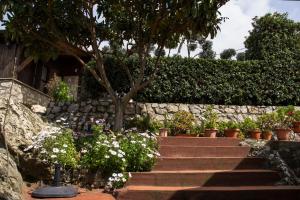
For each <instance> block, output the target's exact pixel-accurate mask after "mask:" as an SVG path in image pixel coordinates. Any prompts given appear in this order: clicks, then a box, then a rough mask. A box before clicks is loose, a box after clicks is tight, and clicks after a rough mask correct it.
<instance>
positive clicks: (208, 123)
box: [202, 106, 218, 129]
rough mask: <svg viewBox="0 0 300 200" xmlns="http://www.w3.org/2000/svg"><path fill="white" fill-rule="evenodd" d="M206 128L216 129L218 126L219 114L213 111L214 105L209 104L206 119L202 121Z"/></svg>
mask: <svg viewBox="0 0 300 200" xmlns="http://www.w3.org/2000/svg"><path fill="white" fill-rule="evenodd" d="M202 123H203V127H204V128H205V129H215V128H217V126H218V115H217V113H216V112H214V111H213V107H212V106H209V107H208V108H207V110H206V111H205V113H204V120H203V121H202Z"/></svg>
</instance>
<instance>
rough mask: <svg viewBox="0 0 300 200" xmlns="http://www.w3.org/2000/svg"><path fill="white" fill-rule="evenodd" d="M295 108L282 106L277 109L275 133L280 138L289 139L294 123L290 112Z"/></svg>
mask: <svg viewBox="0 0 300 200" xmlns="http://www.w3.org/2000/svg"><path fill="white" fill-rule="evenodd" d="M292 110H293V108H292V107H290V106H288V107H280V108H278V109H277V110H276V113H275V114H276V115H275V116H276V124H275V130H274V131H275V133H276V135H277V138H278V140H289V135H290V132H291V126H292V123H293V118H292V117H291V115H290V114H289V113H290V112H292Z"/></svg>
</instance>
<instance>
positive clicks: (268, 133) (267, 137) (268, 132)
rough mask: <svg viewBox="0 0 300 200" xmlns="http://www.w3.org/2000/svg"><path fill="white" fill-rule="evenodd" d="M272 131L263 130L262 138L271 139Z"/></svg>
mask: <svg viewBox="0 0 300 200" xmlns="http://www.w3.org/2000/svg"><path fill="white" fill-rule="evenodd" d="M272 135H273V134H272V131H264V132H263V139H264V140H271V139H272Z"/></svg>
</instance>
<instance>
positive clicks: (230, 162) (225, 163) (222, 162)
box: [153, 157, 267, 171]
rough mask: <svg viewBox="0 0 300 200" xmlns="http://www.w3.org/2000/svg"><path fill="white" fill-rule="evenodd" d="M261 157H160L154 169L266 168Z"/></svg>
mask: <svg viewBox="0 0 300 200" xmlns="http://www.w3.org/2000/svg"><path fill="white" fill-rule="evenodd" d="M266 168H267V165H266V163H265V160H264V159H261V158H221V157H220V158H191V159H189V158H186V159H176V158H159V159H158V160H157V161H156V164H155V166H154V167H153V170H154V171H178V170H235V169H266Z"/></svg>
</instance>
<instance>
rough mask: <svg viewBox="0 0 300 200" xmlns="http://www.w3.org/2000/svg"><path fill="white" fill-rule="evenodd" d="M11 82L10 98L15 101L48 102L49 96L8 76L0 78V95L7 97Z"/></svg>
mask: <svg viewBox="0 0 300 200" xmlns="http://www.w3.org/2000/svg"><path fill="white" fill-rule="evenodd" d="M12 83H13V88H12V97H11V98H12V100H14V101H15V102H16V103H17V102H18V103H23V104H25V105H29V106H31V105H35V104H39V105H42V106H47V105H48V104H49V103H50V97H49V96H48V95H45V94H44V93H42V92H40V91H38V90H36V89H34V88H32V87H30V86H28V85H26V84H24V83H22V82H20V81H18V80H15V79H10V78H1V79H0V95H1V97H4V98H6V99H7V98H8V97H9V92H10V87H11V85H12Z"/></svg>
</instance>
